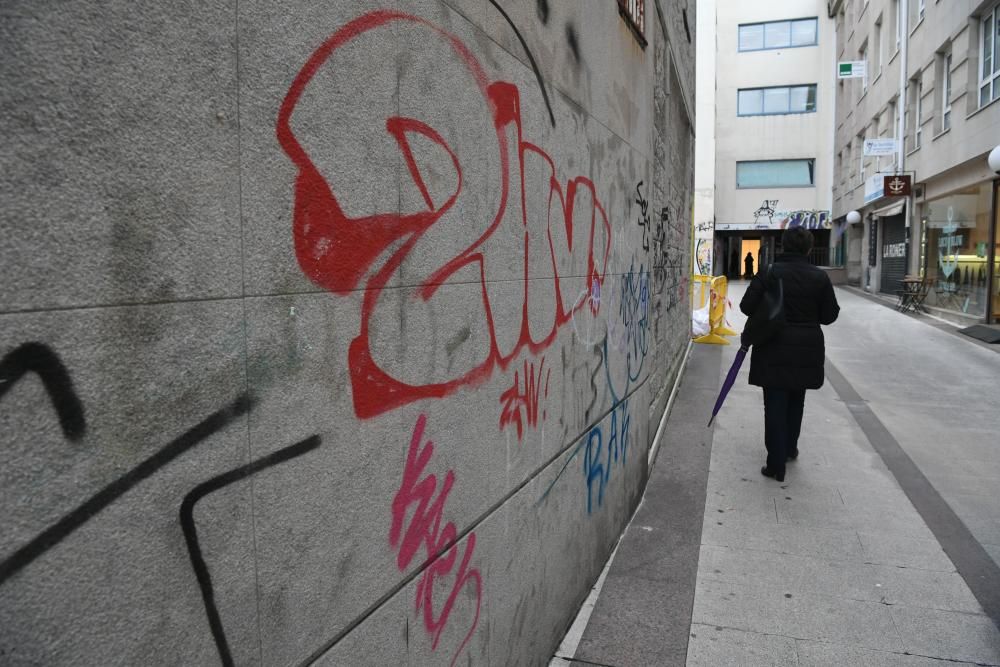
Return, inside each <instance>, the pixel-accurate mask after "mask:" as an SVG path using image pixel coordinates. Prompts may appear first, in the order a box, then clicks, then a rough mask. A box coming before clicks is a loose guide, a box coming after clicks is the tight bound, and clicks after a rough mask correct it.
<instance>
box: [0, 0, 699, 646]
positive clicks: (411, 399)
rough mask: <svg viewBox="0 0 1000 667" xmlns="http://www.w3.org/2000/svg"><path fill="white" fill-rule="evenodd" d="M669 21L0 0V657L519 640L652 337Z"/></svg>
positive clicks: (599, 508) (685, 128)
mask: <svg viewBox="0 0 1000 667" xmlns="http://www.w3.org/2000/svg"><path fill="white" fill-rule="evenodd" d="M695 26H696V13H695V2H694V0H646V1H645V2H642V1H637V0H628V1H626V0H622V1H621V2H614V1H612V0H606V1H604V2H596V1H595V2H586V3H582V2H581V3H578V2H554V1H549V2H546V1H544V0H538V2H534V1H532V2H506V1H500V0H497V1H492V2H486V1H484V0H421V1H419V2H414V1H411V0H377V1H375V2H372V0H336V1H334V2H314V1H312V0H308V1H307V0H286V1H283V2H270V3H268V2H261V3H252V2H233V1H229V2H213V3H202V4H199V5H198V7H197V12H193V11H192V5H191V3H188V2H174V1H172V0H166V1H165V2H140V3H127V2H117V3H99V2H79V3H45V2H43V3H39V2H33V1H31V0H10V1H8V0H5V2H4V3H3V9H2V10H0V35H2V38H0V136H2V137H3V142H4V149H3V150H0V202H2V203H3V206H2V207H0V266H2V267H3V275H4V280H3V281H2V282H0V425H2V428H0V451H2V452H3V465H2V466H0V510H2V514H3V539H2V540H0V628H2V630H0V663H2V664H3V665H53V666H59V665H198V666H202V665H241V666H242V665H248V666H252V665H300V664H328V665H402V664H409V665H418V664H419V665H453V664H461V665H465V664H472V665H487V664H493V665H507V664H510V665H515V664H520V665H538V664H543V663H545V662H548V660H549V659H550V658H551V656H552V655H553V653H554V652H555V650H556V648H557V647H558V645H559V642H560V640H561V639H562V637H563V635H564V633H565V631H566V629H567V628H568V627H569V626H570V624H571V623H572V620H573V618H574V617H575V615H576V613H577V611H578V609H579V608H580V605H581V604H582V602H583V601H584V599H585V598H586V596H587V594H588V593H589V592H590V590H591V588H592V587H593V585H594V583H595V581H596V580H597V578H598V576H599V574H600V572H601V570H602V568H603V566H604V563H605V562H606V561H607V558H608V556H609V554H610V553H611V551H612V549H613V548H614V546H615V544H616V542H617V540H618V538H619V536H620V535H621V533H622V531H623V529H624V527H625V525H626V523H627V522H628V520H629V517H630V516H631V515H632V513H633V511H634V509H635V507H636V506H637V504H638V502H639V500H640V498H641V496H642V492H643V488H644V486H645V482H646V479H647V474H648V466H649V464H650V461H651V459H652V457H653V456H654V454H655V451H656V450H655V445H656V442H657V441H656V435H655V434H657V429H658V426H659V424H660V423H661V417H662V416H663V415H664V414H665V407H666V405H667V403H668V400H669V397H670V395H671V389H672V387H673V386H674V380H675V378H676V377H677V376H678V374H679V370H680V368H681V367H682V364H683V360H684V358H685V355H686V354H687V350H688V349H689V345H690V311H689V299H688V289H687V288H688V281H689V277H690V266H691V257H690V247H691V218H690V212H691V200H692V190H693V159H694V156H693V145H694V108H695V107H694V103H695V96H694V41H695V38H696V27H695ZM666 453H667V454H669V452H666Z"/></svg>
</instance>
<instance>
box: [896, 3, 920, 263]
mask: <svg viewBox="0 0 1000 667" xmlns="http://www.w3.org/2000/svg"><path fill="white" fill-rule="evenodd" d="M899 23H900V25H899V42H900V44H899V50H900V54H899V105H898V106H899V159H898V160H897V172H896V173H898V174H899V175H900V176H902V175H903V174H904V173H905V172H906V140H905V139H906V103H907V101H908V100H907V99H906V84H907V72H908V71H909V62H908V57H907V56H908V53H907V51H908V50H909V42H910V3H909V0H899ZM916 106H917V107H919V106H920V105H919V104H917V105H916ZM914 113H916V109H914ZM914 122H916V123H919V122H920V119H919V118H916V119H915V121H914ZM903 215H904V218H903V220H904V221H905V224H906V258H907V261H906V272H907V273H910V272H911V266H910V265H911V263H912V262H911V261H910V260H911V254H910V229H911V225H910V220H912V219H913V193H912V191H911V193H910V194H909V195H907V197H906V207H905V212H904V214H903ZM918 256H919V255H918Z"/></svg>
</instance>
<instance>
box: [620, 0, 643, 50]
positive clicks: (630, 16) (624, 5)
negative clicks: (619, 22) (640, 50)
mask: <svg viewBox="0 0 1000 667" xmlns="http://www.w3.org/2000/svg"><path fill="white" fill-rule="evenodd" d="M618 13H619V14H620V15H621V17H622V18H623V19H625V23H626V24H628V27H629V29H630V30H631V31H632V34H633V35H635V38H636V39H637V40H639V44H641V45H642V46H643V47H645V46H646V0H618Z"/></svg>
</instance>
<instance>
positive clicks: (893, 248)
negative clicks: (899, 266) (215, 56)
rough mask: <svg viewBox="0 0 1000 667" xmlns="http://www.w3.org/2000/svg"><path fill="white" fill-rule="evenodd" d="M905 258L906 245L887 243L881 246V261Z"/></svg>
mask: <svg viewBox="0 0 1000 667" xmlns="http://www.w3.org/2000/svg"><path fill="white" fill-rule="evenodd" d="M889 257H906V243H888V244H886V245H884V246H882V259H886V258H889Z"/></svg>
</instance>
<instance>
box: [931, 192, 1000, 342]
mask: <svg viewBox="0 0 1000 667" xmlns="http://www.w3.org/2000/svg"><path fill="white" fill-rule="evenodd" d="M997 217H998V211H997V207H996V203H995V185H994V182H986V183H981V184H979V185H975V186H972V187H968V188H965V189H963V190H960V191H958V192H954V193H951V194H949V195H947V196H944V197H940V198H937V199H933V200H929V201H926V202H924V204H923V206H922V207H921V215H920V233H921V243H920V266H921V273H922V274H923V277H924V278H925V279H926V280H927V281H928V282H929V284H930V288H929V290H928V294H927V299H926V301H925V303H926V305H928V306H931V307H932V308H937V309H940V310H941V311H944V313H942V314H948V315H952V316H954V317H955V318H956V319H961V320H966V321H968V320H975V321H980V322H990V321H992V322H997V321H1000V279H998V278H1000V259H998V258H1000V224H998V221H997Z"/></svg>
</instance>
